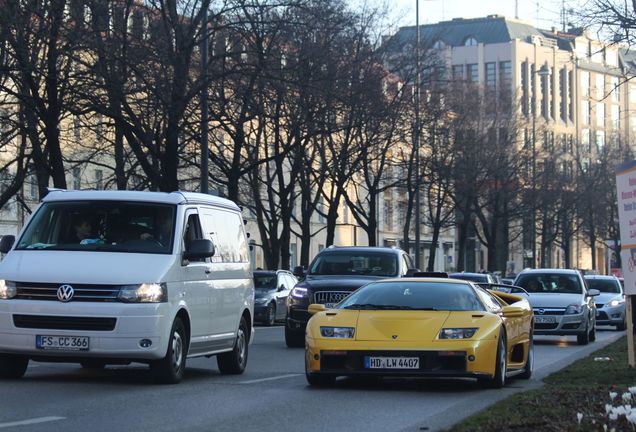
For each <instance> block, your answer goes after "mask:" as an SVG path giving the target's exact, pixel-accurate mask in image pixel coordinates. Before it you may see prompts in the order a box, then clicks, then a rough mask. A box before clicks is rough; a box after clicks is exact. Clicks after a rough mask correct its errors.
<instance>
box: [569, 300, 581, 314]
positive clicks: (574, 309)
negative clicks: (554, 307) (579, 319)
mask: <svg viewBox="0 0 636 432" xmlns="http://www.w3.org/2000/svg"><path fill="white" fill-rule="evenodd" d="M581 313H583V305H580V304H576V303H575V304H571V305H569V306H568V307H567V308H565V314H566V315H578V314H581Z"/></svg>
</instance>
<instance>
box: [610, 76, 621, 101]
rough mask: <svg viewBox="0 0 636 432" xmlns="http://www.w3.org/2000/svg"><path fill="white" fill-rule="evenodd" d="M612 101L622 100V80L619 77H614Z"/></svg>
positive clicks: (612, 81)
mask: <svg viewBox="0 0 636 432" xmlns="http://www.w3.org/2000/svg"><path fill="white" fill-rule="evenodd" d="M611 83H612V102H620V100H621V92H620V87H619V86H620V82H619V80H618V78H617V77H612V80H611Z"/></svg>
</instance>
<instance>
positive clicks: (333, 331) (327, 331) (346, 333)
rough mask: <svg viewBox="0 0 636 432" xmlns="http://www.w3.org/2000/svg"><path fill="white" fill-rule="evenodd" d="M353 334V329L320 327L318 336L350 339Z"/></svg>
mask: <svg viewBox="0 0 636 432" xmlns="http://www.w3.org/2000/svg"><path fill="white" fill-rule="evenodd" d="M355 332H356V329H355V328H353V327H320V335H321V336H322V337H326V338H344V339H351V338H353V335H354V334H355Z"/></svg>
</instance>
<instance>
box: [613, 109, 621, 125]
mask: <svg viewBox="0 0 636 432" xmlns="http://www.w3.org/2000/svg"><path fill="white" fill-rule="evenodd" d="M620 127H621V109H620V107H619V106H618V105H612V128H613V129H616V130H618V129H620Z"/></svg>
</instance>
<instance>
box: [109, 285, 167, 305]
mask: <svg viewBox="0 0 636 432" xmlns="http://www.w3.org/2000/svg"><path fill="white" fill-rule="evenodd" d="M117 299H118V300H119V301H122V302H125V303H161V302H165V301H167V299H168V289H167V288H166V284H165V283H162V284H158V283H142V284H140V285H124V286H123V287H121V288H120V289H119V295H118V296H117Z"/></svg>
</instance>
